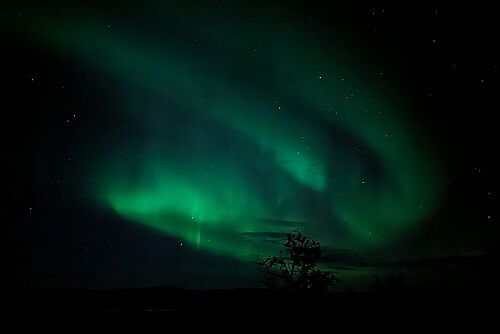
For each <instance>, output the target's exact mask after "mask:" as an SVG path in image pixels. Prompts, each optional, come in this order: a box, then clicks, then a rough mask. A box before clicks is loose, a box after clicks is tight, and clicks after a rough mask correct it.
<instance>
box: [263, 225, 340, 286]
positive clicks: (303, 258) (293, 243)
mask: <svg viewBox="0 0 500 334" xmlns="http://www.w3.org/2000/svg"><path fill="white" fill-rule="evenodd" d="M283 246H284V247H285V249H286V252H283V251H280V256H278V257H276V256H272V257H271V256H268V257H265V258H262V257H259V258H258V259H257V261H256V263H257V264H258V265H260V266H262V268H263V273H264V278H265V279H264V283H265V284H266V285H267V286H269V287H271V288H277V287H280V286H283V285H284V287H285V288H287V289H290V290H298V291H321V292H323V291H326V290H327V289H328V287H329V286H333V285H335V284H337V283H340V280H339V279H338V278H337V275H336V274H335V273H333V272H326V271H322V270H320V269H319V268H318V267H317V264H316V263H317V261H319V260H320V258H321V247H320V245H319V242H318V241H316V240H313V239H311V238H310V237H307V236H305V235H303V234H302V233H301V232H300V231H299V230H298V229H294V230H291V231H290V232H288V233H287V234H286V242H285V243H284V244H283Z"/></svg>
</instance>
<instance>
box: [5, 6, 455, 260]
mask: <svg viewBox="0 0 500 334" xmlns="http://www.w3.org/2000/svg"><path fill="white" fill-rule="evenodd" d="M25 7H26V8H21V6H19V8H17V7H15V6H12V8H11V9H12V11H13V12H16V13H17V12H19V13H18V15H11V16H9V17H8V18H7V19H5V20H3V27H4V28H5V29H6V30H7V31H8V33H9V34H10V35H12V36H15V38H16V39H17V40H19V41H22V43H23V45H27V46H29V48H32V49H34V50H37V52H41V53H43V54H44V55H47V57H52V58H54V59H57V61H59V62H63V63H65V64H70V65H68V66H69V67H75V68H78V70H79V71H82V72H85V73H88V75H89V77H96V78H98V81H99V85H98V86H96V87H98V88H95V89H96V90H99V94H102V95H103V96H105V97H106V102H105V104H106V108H103V109H99V110H103V111H102V113H98V112H90V111H86V110H90V109H92V108H94V107H92V106H94V105H98V102H89V104H90V107H86V106H85V103H86V102H85V101H84V100H85V98H78V99H76V100H75V101H77V102H78V103H79V104H80V105H79V106H75V107H74V108H75V109H73V110H72V109H71V107H69V109H68V111H67V113H66V114H67V115H68V116H67V117H66V116H65V118H64V121H65V123H67V124H66V125H68V126H70V125H71V126H73V125H72V124H73V123H75V124H77V123H78V122H84V124H85V126H80V127H77V125H74V126H75V127H76V128H75V129H77V130H74V131H72V132H71V133H70V134H69V135H67V137H66V139H67V142H68V143H69V144H68V145H67V147H68V150H67V151H68V152H70V153H65V158H64V159H66V160H68V159H70V160H71V163H73V164H75V165H76V164H77V165H78V167H75V169H74V170H73V171H72V172H71V173H70V175H71V189H72V190H71V193H73V192H74V189H78V196H77V197H78V201H84V202H85V203H86V205H89V206H92V207H96V208H99V210H105V211H109V212H112V213H113V214H114V215H116V216H118V217H120V219H123V220H124V221H127V222H132V223H134V224H139V225H143V226H145V227H147V228H152V230H153V231H155V233H160V234H162V235H165V236H168V237H172V238H175V240H177V241H176V242H177V244H182V245H187V246H190V247H193V248H195V249H197V250H199V251H203V252H208V253H213V254H215V255H217V256H222V257H228V258H231V259H236V260H243V261H248V260H250V261H251V260H252V259H253V258H255V256H256V255H258V254H268V253H269V254H270V253H273V252H276V251H277V250H278V247H280V243H279V242H276V239H278V240H279V238H280V236H281V235H282V234H283V233H285V232H286V231H288V230H290V229H291V228H294V227H299V228H301V230H303V232H304V233H306V234H308V235H311V236H313V237H315V238H317V239H318V240H319V241H320V242H321V245H322V247H323V248H324V249H349V250H352V251H353V252H357V253H360V254H361V253H365V252H376V251H377V250H380V249H384V248H385V247H387V246H389V245H392V244H394V243H395V242H396V243H397V242H398V240H406V239H408V238H410V237H411V236H414V235H419V233H420V232H421V230H423V229H424V227H425V226H426V222H428V221H429V220H431V219H432V218H433V217H434V215H435V214H436V213H437V212H438V211H439V209H440V208H441V206H442V203H443V202H446V197H447V192H446V190H445V188H446V187H447V184H448V183H449V178H448V176H447V173H448V172H447V169H449V165H450V164H449V162H448V161H447V159H446V158H444V157H443V147H442V146H441V145H439V144H438V145H436V140H437V139H436V134H435V133H432V132H430V131H425V130H423V127H422V125H421V124H420V123H418V122H416V121H414V119H415V118H416V117H415V116H414V115H419V114H422V113H424V112H425V111H422V110H421V108H423V107H422V104H421V103H420V102H419V103H415V102H414V101H413V100H411V99H410V98H408V96H410V95H411V93H409V92H408V91H406V90H407V89H408V88H405V87H403V86H398V84H397V80H396V79H393V80H392V81H391V80H388V81H384V80H385V77H386V76H387V74H386V72H388V71H389V69H388V66H387V64H384V63H383V62H382V61H380V62H377V60H376V59H377V58H378V57H383V54H384V52H385V51H384V50H383V49H369V48H368V47H367V45H368V43H365V42H363V39H362V38H357V37H356V33H355V29H351V30H347V29H346V30H343V29H342V28H337V27H335V28H334V26H335V24H333V23H332V27H330V30H323V28H324V27H323V26H322V25H321V23H319V24H317V25H314V24H311V23H310V22H309V20H312V18H311V19H309V17H308V16H307V17H305V18H299V16H298V14H297V13H298V12H297V10H296V9H294V6H293V5H292V4H281V3H274V4H267V5H264V4H261V3H258V4H249V3H248V2H235V3H224V4H208V3H197V2H193V3H190V2H186V1H179V2H177V1H173V2H168V3H167V2H165V3H163V2H148V4H147V5H145V4H142V5H141V4H128V5H127V6H123V7H120V6H118V7H117V6H113V5H111V4H106V5H102V7H99V5H98V4H92V3H89V4H78V5H77V4H72V5H61V4H57V5H56V4H51V5H42V4H31V5H30V6H25ZM339 25H340V26H342V25H341V24H340V23H339ZM364 43H365V44H364ZM384 66H385V67H384ZM394 66H395V67H397V65H394ZM403 75H404V74H403ZM84 80H87V79H84ZM80 93H82V94H84V92H80ZM75 94H77V93H75ZM82 96H83V95H82ZM93 103H94V104H93ZM74 110H78V112H77V111H74ZM430 118H431V117H430V116H429V119H430ZM80 120H81V121H80ZM41 152H42V153H40V156H42V157H43V156H44V155H47V154H46V153H43V150H41ZM68 157H70V158H68ZM51 168H52V167H51V163H50V162H47V163H43V164H42V163H40V164H39V165H38V167H37V173H38V174H37V175H40V174H44V173H47V170H51ZM39 184H42V186H41V188H43V187H44V184H45V183H44V181H42V182H40V183H39Z"/></svg>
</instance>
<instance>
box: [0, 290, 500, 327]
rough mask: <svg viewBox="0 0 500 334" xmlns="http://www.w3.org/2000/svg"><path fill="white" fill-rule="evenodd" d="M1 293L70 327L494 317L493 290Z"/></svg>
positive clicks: (449, 323)
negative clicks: (320, 292)
mask: <svg viewBox="0 0 500 334" xmlns="http://www.w3.org/2000/svg"><path fill="white" fill-rule="evenodd" d="M4 292H5V291H4ZM4 297H6V298H4V299H3V301H4V302H3V304H4V306H6V310H7V315H8V319H9V320H10V321H13V322H15V323H17V324H18V325H19V326H21V327H23V326H35V327H40V326H41V325H48V326H62V327H63V328H67V329H68V330H72V329H80V328H83V327H86V326H89V327H91V328H94V327H95V326H97V325H99V326H101V325H102V324H105V326H112V327H113V328H114V329H118V328H129V327H132V326H140V327H142V326H151V327H161V328H162V331H163V330H166V329H173V327H172V326H175V327H176V328H178V327H177V326H180V327H181V328H184V329H193V328H204V327H206V328H207V329H209V328H216V327H217V326H218V325H219V324H226V325H229V324H232V325H235V324H236V325H237V326H240V327H241V329H243V328H247V329H248V328H259V327H260V326H262V328H261V329H266V328H267V329H269V328H270V327H269V326H272V328H299V327H301V326H303V327H304V328H306V329H307V327H308V326H314V325H317V324H330V325H332V326H337V325H340V324H343V325H348V326H354V327H357V326H360V325H361V326H363V327H373V329H375V327H380V326H382V327H380V328H386V327H387V326H389V327H391V325H394V324H398V326H400V325H399V324H401V325H403V326H404V327H401V328H400V329H401V330H405V331H406V330H408V329H414V328H415V327H418V326H424V324H431V323H432V325H433V326H437V325H439V326H441V328H443V329H451V328H457V329H458V328H460V329H462V330H463V329H466V327H468V328H469V329H471V330H473V329H474V330H478V329H480V328H481V327H483V326H489V325H490V324H492V323H495V322H496V321H497V320H498V318H499V311H498V310H499V307H498V293H497V292H496V291H495V292H492V291H474V292H473V291H467V292H460V293H455V294H450V293H441V292H439V291H425V292H411V293H405V292H401V291H398V292H395V291H381V292H378V293H373V292H370V293H361V292H340V293H326V294H304V293H292V292H285V291H276V290H268V289H236V290H207V291H199V290H186V289H181V288H176V287H156V288H141V289H126V290H79V289H56V290H40V291H23V292H10V293H4ZM232 325H231V326H232ZM75 326H76V327H75ZM495 328H496V326H495ZM175 332H178V331H177V330H176V331H175Z"/></svg>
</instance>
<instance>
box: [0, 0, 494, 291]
mask: <svg viewBox="0 0 500 334" xmlns="http://www.w3.org/2000/svg"><path fill="white" fill-rule="evenodd" d="M84 3H85V5H82V6H81V7H78V8H89V9H88V12H86V13H89V14H86V15H89V16H90V17H91V18H92V20H94V21H95V22H98V23H99V24H101V23H102V25H100V26H99V29H102V31H103V32H104V33H105V32H106V30H113V29H117V28H116V27H117V26H118V27H119V26H120V25H122V26H123V25H126V26H127V27H128V28H129V29H130V31H134V32H135V33H136V34H137V35H138V36H139V38H140V36H141V35H140V34H143V33H144V31H150V32H154V34H158V35H159V36H162V35H161V31H156V30H154V22H153V23H151V22H147V21H146V20H145V19H144V18H147V17H149V16H148V15H151V12H152V9H151V8H152V7H154V5H156V3H155V2H147V3H145V4H143V5H132V4H130V3H128V2H127V1H125V2H120V3H119V2H111V1H106V2H102V3H101V2H93V1H89V2H84ZM240 5H241V6H242V7H244V8H249V13H250V14H248V16H244V17H246V18H247V19H248V20H249V21H252V20H253V15H255V16H256V17H257V16H258V17H261V16H264V17H265V18H266V20H271V21H273V20H278V21H279V20H284V19H283V17H292V18H293V19H292V22H294V24H296V29H298V31H304V30H306V29H307V31H310V32H312V33H313V34H314V36H315V39H314V41H321V43H324V44H328V43H332V41H336V40H337V38H338V39H339V40H341V42H340V43H341V45H342V47H343V48H344V49H346V50H349V55H350V56H352V59H351V58H348V63H349V66H351V67H353V68H356V70H357V71H359V72H360V73H365V72H373V73H375V75H374V77H373V78H371V77H370V78H367V79H366V80H367V82H368V83H367V85H368V86H373V87H376V89H380V90H381V91H383V92H395V91H396V90H395V89H394V88H393V87H397V89H398V91H401V92H403V93H402V95H400V96H398V97H397V98H396V100H398V99H399V100H403V101H404V104H405V105H411V106H412V108H411V111H408V112H406V113H405V114H404V121H405V122H407V123H408V124H411V129H412V132H413V136H414V137H412V138H413V140H414V142H417V143H420V138H422V139H421V141H422V145H424V144H425V145H428V144H427V143H429V142H430V145H431V146H432V147H433V148H435V151H436V152H437V156H438V159H439V161H440V163H442V165H443V166H444V167H443V182H444V188H445V191H444V195H443V200H442V201H441V202H440V204H439V205H438V207H437V208H436V209H435V210H433V212H432V214H430V215H428V216H426V218H425V221H424V222H422V223H420V225H419V226H420V228H419V229H418V230H417V231H416V232H415V233H413V232H412V233H404V234H401V235H398V237H397V238H389V237H387V238H385V237H384V242H383V245H379V244H378V245H377V247H375V249H376V251H369V249H370V248H365V247H361V246H360V247H359V249H360V250H359V251H358V252H356V253H353V254H351V253H349V252H347V253H346V252H345V249H346V248H345V244H343V245H342V247H338V248H337V247H335V245H336V243H338V242H339V241H338V240H336V239H335V238H332V239H327V240H325V245H327V246H328V247H325V248H327V249H328V250H329V251H330V252H331V254H333V255H332V256H333V257H336V258H337V259H340V260H341V262H342V264H343V265H351V266H356V265H357V264H359V263H373V262H380V261H396V260H398V261H399V260H414V259H418V258H426V257H443V256H450V255H482V254H491V253H496V251H497V242H496V239H497V235H498V209H497V205H496V203H497V197H498V186H497V185H498V174H497V171H498V163H497V162H495V158H496V155H497V150H496V143H497V142H498V133H497V127H498V122H497V121H496V119H495V116H496V113H497V111H498V110H499V102H498V101H499V100H498V98H497V95H498V91H499V87H500V85H499V74H500V69H499V65H500V61H499V59H500V57H499V45H500V44H499V41H500V40H499V37H500V36H499V31H498V29H497V27H496V24H495V17H494V13H495V12H494V10H493V7H492V5H489V4H488V3H486V2H485V3H482V2H474V3H468V4H467V5H465V4H457V3H454V2H448V3H435V2H433V3H422V2H417V1H415V2H411V3H408V2H405V3H404V4H398V3H393V2H384V1H381V2H373V3H363V4H358V3H357V4H353V5H350V4H344V3H343V4H341V5H340V4H335V3H331V4H327V5H325V4H324V3H322V2H315V1H307V2H300V1H291V2H290V1H287V2H284V3H280V2H273V4H272V5H267V4H266V2H255V3H253V4H252V5H248V4H247V3H243V2H242V3H236V4H235V3H232V4H226V3H225V2H217V4H213V5H211V4H210V5H209V4H207V3H205V4H204V5H203V6H200V8H201V7H208V8H211V10H210V11H209V14H206V15H207V16H205V17H208V18H206V20H208V22H217V24H219V25H220V27H219V28H221V29H222V28H224V27H225V25H234V27H235V30H237V31H239V30H238V29H241V30H242V31H244V30H245V25H246V24H247V23H246V22H245V21H244V20H243V21H241V20H240V21H238V20H233V21H231V19H228V17H230V16H228V15H227V13H230V12H231V8H239V6H240ZM40 6H41V7H42V8H46V9H47V8H48V11H47V12H49V13H50V12H52V11H53V12H57V11H58V10H59V9H60V8H66V9H67V8H69V10H70V11H71V10H72V9H74V8H77V6H76V5H75V7H74V8H73V7H72V6H68V5H64V6H63V5H62V4H59V3H57V2H44V4H43V5H40ZM79 6H80V5H79ZM174 8H177V7H175V6H174ZM200 8H198V7H197V6H196V5H194V4H190V5H189V4H185V5H182V6H179V7H178V9H179V14H178V15H179V16H181V18H185V21H187V22H188V23H189V22H190V20H191V19H193V18H197V17H201V16H203V15H202V14H200V12H202V9H200ZM1 12H2V14H1V25H2V29H1V31H2V32H1V35H0V36H1V38H2V44H3V46H4V47H3V50H4V51H3V53H2V55H1V57H2V62H1V64H2V65H3V73H4V75H3V76H2V78H3V80H4V85H3V89H2V91H3V97H4V98H3V101H4V103H3V105H4V107H3V113H2V114H3V117H4V121H3V122H2V124H3V127H4V129H3V133H4V134H5V139H4V143H5V153H4V156H5V158H4V160H3V164H4V167H5V172H4V175H5V180H6V181H5V183H4V184H5V193H6V197H7V200H6V201H5V213H6V217H7V218H6V219H4V220H3V224H4V226H5V229H4V230H3V231H4V233H3V239H4V243H3V244H4V245H6V251H4V252H3V254H4V263H5V267H6V268H5V269H6V270H5V271H4V272H5V274H4V277H3V279H4V280H5V281H6V282H5V284H6V285H7V286H14V287H19V288H26V287H64V286H75V287H105V288H109V287H124V286H151V285H180V286H184V287H191V288H221V287H222V288H226V287H248V286H250V287H252V286H256V285H257V284H258V283H257V281H258V278H257V275H256V271H255V268H254V266H252V265H251V263H249V262H248V261H244V260H241V259H239V258H233V257H230V256H226V254H225V252H226V250H225V249H223V250H220V249H216V251H214V252H212V251H200V250H199V249H197V248H196V247H194V246H192V247H191V246H186V247H179V245H180V244H181V243H182V242H183V237H185V235H184V234H183V232H179V234H178V235H169V234H168V233H162V232H159V231H157V230H155V229H151V228H150V226H148V224H149V225H151V221H149V220H147V219H146V220H145V224H144V225H143V224H137V222H136V219H134V218H135V216H133V215H128V214H125V215H119V214H116V213H115V212H113V211H112V210H109V209H107V208H106V207H105V206H99V205H94V204H92V202H91V201H89V200H88V198H87V193H86V189H82V183H81V178H80V177H79V176H80V175H84V174H85V173H87V171H88V170H92V168H95V167H96V166H95V164H97V163H98V162H95V161H92V162H90V163H88V162H85V163H82V159H83V157H87V158H88V157H89V156H93V155H94V153H95V154H96V155H99V154H100V155H102V154H103V153H102V152H105V153H104V154H107V153H106V152H110V151H109V148H106V149H104V148H103V149H102V150H99V149H96V146H98V145H99V143H100V141H99V140H97V139H96V140H95V142H93V141H92V140H90V141H89V140H87V139H88V138H101V140H102V141H103V142H106V143H108V142H110V141H113V140H115V139H113V138H124V137H127V136H128V135H129V134H130V137H131V138H132V139H130V140H129V144H128V146H127V147H126V149H124V152H123V153H122V152H121V149H120V148H117V149H116V150H118V151H117V154H126V153H127V150H128V152H134V150H140V149H141V145H142V144H141V143H144V141H143V139H144V138H145V137H147V136H148V135H147V134H143V135H142V136H141V134H140V133H141V132H140V131H136V132H134V131H135V130H134V128H133V126H132V125H131V123H130V122H126V121H123V118H117V117H116V114H117V113H124V112H127V108H126V107H124V106H123V104H120V103H118V102H117V101H126V102H124V103H126V104H127V105H129V106H130V105H141V106H142V107H143V108H145V109H147V110H154V109H155V108H156V106H157V104H158V97H157V95H158V94H157V92H155V91H152V89H149V88H148V87H145V88H144V89H142V90H133V91H132V92H131V91H130V90H127V89H126V88H124V86H127V85H128V86H131V85H132V84H130V83H129V84H123V85H121V84H117V83H116V78H113V80H110V79H109V76H108V75H105V74H103V72H105V71H103V70H102V69H101V68H99V66H98V63H96V64H97V65H96V64H90V66H89V65H88V64H85V62H83V61H78V60H75V59H78V56H77V55H74V56H72V55H68V53H67V52H66V53H64V52H62V51H60V49H59V48H58V47H57V46H56V47H54V45H51V43H55V42H53V41H46V43H45V44H43V43H42V45H41V46H40V45H39V44H37V43H36V42H33V41H32V40H29V38H26V37H24V36H25V35H23V34H22V33H20V32H19V30H20V29H19V30H16V28H12V22H13V21H14V20H16V19H19V18H24V17H28V18H30V19H34V20H36V19H37V16H36V15H33V13H34V12H36V11H35V10H34V7H33V6H32V5H31V4H30V3H29V2H26V3H24V2H15V3H7V4H5V5H4V4H2V10H1ZM77 12H78V11H77ZM190 12H195V13H197V14H193V16H189V15H188V14H187V13H190ZM283 12H284V14H283ZM245 13H246V12H245ZM82 15H83V14H82ZM183 15H184V16H183ZM197 15H199V16H197ZM174 16H175V14H174ZM238 17H239V16H238ZM139 19H141V20H139ZM181 21H182V20H181ZM182 22H184V21H182ZM287 22H288V21H287ZM51 24H52V26H51V29H54V30H57V24H58V22H57V21H54V22H52V23H51ZM54 26H56V27H55V28H54ZM162 27H163V28H164V26H162ZM190 27H191V28H192V27H194V28H193V29H196V28H197V27H198V28H200V27H201V25H200V26H197V25H196V24H194V25H192V26H190ZM248 27H253V26H252V25H250V24H249V25H248ZM173 29H174V30H175V28H173ZM179 36H181V37H182V36H183V35H182V32H181V33H179ZM201 36H202V37H203V36H204V35H203V34H201ZM136 37H137V36H136ZM181 37H179V38H181ZM264 40H265V38H264V37H262V40H261V39H259V38H256V39H255V40H254V42H255V43H256V44H257V45H259V43H261V44H265V43H267V42H264ZM148 41H149V40H148V39H147V38H144V43H145V44H147V43H148ZM224 41H226V42H227V39H226V40H224ZM196 42H198V41H196ZM200 42H201V43H202V42H203V39H200ZM247 42H248V41H246V42H245V43H247ZM313 44H314V42H313ZM247 46H248V49H249V50H252V49H253V47H252V45H250V44H248V45H247ZM265 47H266V45H259V46H256V47H255V50H257V51H258V50H260V49H261V48H262V49H265ZM221 49H222V50H223V49H224V48H221ZM221 49H217V50H216V49H214V50H213V51H214V52H221V54H222V56H223V57H227V55H226V54H225V53H224V51H220V50H221ZM211 50H212V49H211V46H205V49H204V51H203V52H201V51H200V54H199V55H198V57H199V58H200V59H207V58H210V57H209V56H207V52H208V53H210V52H211ZM218 50H219V51H218ZM303 51H304V50H302V51H301V52H303ZM75 52H76V51H75ZM298 52H299V51H298ZM194 59H198V58H196V57H195V58H194ZM210 59H212V58H210ZM200 62H201V60H200ZM312 62H313V64H314V61H312ZM212 63H215V64H217V62H215V61H212ZM213 66H217V65H213ZM113 71H114V70H113ZM207 73H208V72H207ZM238 73H240V72H238ZM246 75H248V76H251V74H246ZM321 75H322V74H321V73H320V74H318V75H317V76H318V78H319V76H321ZM327 78H328V77H327ZM347 78H348V77H347ZM363 79H364V78H363V76H359V80H360V81H363ZM243 81H244V80H242V79H241V78H237V79H234V78H233V82H238V83H241V82H243ZM256 82H259V81H258V80H257V81H256ZM134 84H136V83H134ZM254 84H255V82H254V81H251V82H250V84H249V85H250V86H252V85H254ZM252 88H253V86H252ZM257 89H258V88H255V91H257ZM309 95H311V94H308V96H309ZM283 100H285V101H286V99H285V98H284V99H283ZM290 101H291V100H290ZM288 102H289V101H288ZM182 107H183V106H181V107H180V108H182ZM130 108H132V107H130ZM186 108H188V107H186ZM172 117H173V118H172V119H171V120H173V122H176V118H175V117H176V116H172ZM217 117H219V115H217ZM225 117H226V116H225V115H224V116H222V117H221V118H225ZM307 117H309V116H307ZM311 117H312V116H311ZM179 119H180V118H179ZM181 121H182V120H180V121H179V122H181ZM110 124H112V125H113V126H112V127H111V126H110ZM203 124H209V125H205V126H206V127H212V126H213V127H216V126H218V124H219V123H217V122H214V123H203ZM210 124H213V125H210ZM110 128H111V129H112V130H110ZM339 129H342V127H339ZM249 131H251V132H252V131H254V129H250V130H249ZM283 131H285V130H283ZM103 133H106V134H105V135H103ZM137 133H139V134H137ZM229 135H230V134H228V136H229ZM257 137H258V136H257ZM133 138H136V139H133ZM137 138H139V139H137ZM148 138H149V137H148ZM224 138H225V137H224V136H223V135H220V137H217V138H215V139H212V141H211V145H215V146H216V147H218V145H219V144H220V143H221V142H223V141H224ZM339 140H345V141H346V142H348V143H349V144H350V145H352V144H353V143H354V145H356V142H355V141H354V140H353V139H352V138H348V139H345V138H344V139H339ZM116 141H117V142H119V141H120V139H116ZM424 142H425V143H424ZM134 143H135V144H134ZM134 145H136V146H137V147H135V146H134ZM220 145H222V144H220ZM359 146H360V147H363V142H362V140H361V142H360V143H359ZM242 147H243V146H242ZM245 147H246V146H245ZM107 150H108V151H107ZM110 155H111V153H110ZM374 159H375V160H376V159H377V157H375V158H374ZM431 160H432V159H431ZM101 161H102V160H101ZM415 163H416V164H417V162H415ZM436 163H437V162H436ZM375 165H376V164H375ZM273 168H274V167H273ZM292 172H293V171H292ZM255 173H258V171H256V172H255ZM104 174H105V173H104ZM292 174H293V173H292ZM375 174H376V173H375ZM430 177H432V176H430ZM423 179H425V175H424V176H423ZM258 180H261V178H258ZM259 182H260V181H259ZM313 185H314V186H315V185H316V184H313ZM256 188H257V187H256ZM261 188H262V186H261V185H260V183H259V187H258V189H261ZM252 189H253V188H252ZM294 189H295V188H294ZM253 190H255V189H253ZM255 192H256V194H257V195H255V194H254V195H253V196H256V197H259V195H258V194H259V192H258V191H255ZM335 195H337V196H338V194H337V193H335ZM266 196H267V193H266ZM311 196H312V195H311ZM263 197H265V196H263ZM264 199H266V201H267V200H269V198H267V197H265V198H264ZM115 209H116V208H115ZM309 209H310V211H312V210H313V209H311V208H309ZM310 211H308V212H310ZM308 215H309V216H307V215H306V216H307V217H315V216H311V214H310V213H308ZM139 220H140V219H139ZM319 226H321V229H322V228H323V227H322V226H323V225H321V224H320V225H319ZM319 230H320V228H319V227H318V228H317V229H316V230H315V229H312V230H311V231H312V232H316V233H317V232H318V231H319ZM328 231H330V230H328ZM334 231H336V232H338V233H339V234H338V235H341V236H343V234H342V233H345V235H346V238H347V235H348V233H347V232H345V231H344V230H343V229H342V228H340V227H339V228H336V229H334ZM313 234H314V233H313ZM215 235H218V234H215ZM221 240H223V241H224V240H225V239H221ZM356 240H357V239H356ZM353 242H354V243H355V244H356V245H361V244H363V242H361V241H359V242H358V241H353ZM187 245H189V242H188V243H187ZM363 245H364V244H363ZM231 247H234V246H233V245H231ZM354 248H355V250H356V247H354ZM339 249H340V250H342V251H341V252H339ZM367 249H368V250H367ZM395 254H397V256H395Z"/></svg>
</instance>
